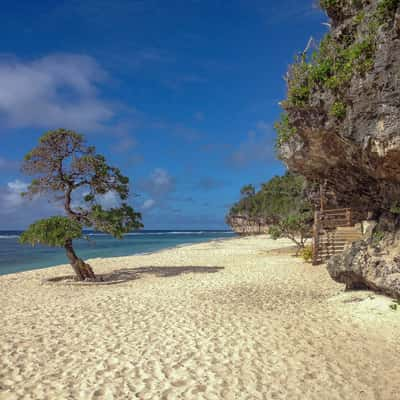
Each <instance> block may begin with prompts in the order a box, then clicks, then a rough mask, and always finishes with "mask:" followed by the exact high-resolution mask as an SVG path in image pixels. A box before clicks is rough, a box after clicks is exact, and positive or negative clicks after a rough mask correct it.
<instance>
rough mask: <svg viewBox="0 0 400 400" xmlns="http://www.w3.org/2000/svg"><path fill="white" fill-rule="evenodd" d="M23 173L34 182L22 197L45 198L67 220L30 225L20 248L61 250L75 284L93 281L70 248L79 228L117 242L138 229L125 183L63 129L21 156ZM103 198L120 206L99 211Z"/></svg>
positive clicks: (80, 231) (101, 158)
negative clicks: (41, 246) (60, 209)
mask: <svg viewBox="0 0 400 400" xmlns="http://www.w3.org/2000/svg"><path fill="white" fill-rule="evenodd" d="M22 170H23V172H25V173H26V174H28V175H30V176H33V177H34V179H33V180H32V182H31V184H30V185H29V187H28V189H27V191H26V192H25V193H23V194H22V195H23V196H27V197H29V198H30V199H32V198H34V197H35V196H37V195H39V194H46V195H47V196H50V197H52V198H53V199H54V200H55V201H57V202H62V204H63V208H64V210H65V214H66V216H57V217H51V218H48V219H42V220H39V221H37V222H35V223H33V224H32V225H31V226H30V227H29V228H28V229H27V230H26V231H25V232H24V233H23V234H22V235H21V239H20V241H21V243H29V244H32V245H33V246H34V245H36V244H44V245H48V246H57V247H64V248H65V250H66V253H67V257H68V259H69V261H70V263H71V266H72V268H73V269H74V271H75V273H76V276H77V279H78V280H85V279H95V278H96V277H95V274H94V272H93V270H92V268H91V267H90V265H89V264H86V263H85V262H84V261H83V260H82V259H80V258H79V257H78V256H77V255H76V254H75V251H74V248H73V242H72V241H73V239H79V238H82V237H84V234H83V228H84V227H90V228H93V229H95V230H97V231H101V232H106V233H109V234H111V235H112V236H114V237H115V238H118V239H121V238H122V236H123V234H124V233H128V232H130V231H132V230H134V229H138V228H141V227H143V225H142V223H141V222H140V221H141V215H140V213H137V212H135V211H134V210H133V208H132V207H130V206H129V205H128V204H127V203H126V201H127V199H128V195H129V179H128V178H127V177H126V176H124V175H122V174H121V171H120V170H119V169H118V168H115V167H112V166H110V165H108V164H107V162H106V159H105V158H104V156H102V155H101V154H97V153H96V149H95V147H93V146H88V145H87V144H86V141H85V139H84V137H83V135H80V134H77V133H76V132H74V131H70V130H66V129H57V130H55V131H50V132H47V133H45V134H44V135H43V136H42V137H41V138H40V139H39V144H38V146H37V147H35V148H34V149H33V150H32V151H30V152H29V153H28V154H27V155H26V156H25V159H24V162H23V164H22ZM107 194H109V195H110V194H111V195H114V196H116V198H117V199H118V200H119V206H118V207H117V208H108V209H107V208H103V206H102V205H101V201H102V198H103V199H104V196H105V195H107Z"/></svg>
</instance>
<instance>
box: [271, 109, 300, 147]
mask: <svg viewBox="0 0 400 400" xmlns="http://www.w3.org/2000/svg"><path fill="white" fill-rule="evenodd" d="M274 128H275V130H276V133H277V142H276V145H277V147H278V148H279V147H281V146H282V144H284V143H287V142H288V141H289V139H290V138H292V137H293V136H294V135H295V134H296V132H297V129H296V128H295V127H294V126H292V125H291V123H290V121H289V116H288V115H287V114H286V113H283V114H281V119H280V120H279V121H278V122H276V123H275V125H274Z"/></svg>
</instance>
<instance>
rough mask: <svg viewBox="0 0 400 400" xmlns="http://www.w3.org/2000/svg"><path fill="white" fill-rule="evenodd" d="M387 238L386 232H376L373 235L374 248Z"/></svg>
mask: <svg viewBox="0 0 400 400" xmlns="http://www.w3.org/2000/svg"><path fill="white" fill-rule="evenodd" d="M384 237H385V234H384V232H382V231H375V232H374V233H373V235H372V245H373V246H378V245H379V243H380V242H381V241H382V240H383V238H384Z"/></svg>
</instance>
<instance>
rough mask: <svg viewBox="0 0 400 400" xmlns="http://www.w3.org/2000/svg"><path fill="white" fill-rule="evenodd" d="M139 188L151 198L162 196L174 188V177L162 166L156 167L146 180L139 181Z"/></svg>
mask: <svg viewBox="0 0 400 400" xmlns="http://www.w3.org/2000/svg"><path fill="white" fill-rule="evenodd" d="M138 187H139V189H141V190H143V191H144V192H146V193H148V194H149V195H150V196H151V197H153V198H159V197H163V196H165V195H167V194H169V193H171V192H173V191H174V190H175V179H174V178H173V177H172V176H171V175H170V174H169V173H168V171H167V170H165V169H163V168H156V169H154V171H153V172H152V173H151V174H150V177H149V178H148V179H146V180H143V181H141V182H139V184H138Z"/></svg>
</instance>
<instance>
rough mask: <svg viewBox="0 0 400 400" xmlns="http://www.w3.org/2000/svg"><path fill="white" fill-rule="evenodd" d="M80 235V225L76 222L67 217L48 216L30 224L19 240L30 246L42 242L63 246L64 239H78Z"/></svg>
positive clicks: (53, 245)
mask: <svg viewBox="0 0 400 400" xmlns="http://www.w3.org/2000/svg"><path fill="white" fill-rule="evenodd" d="M82 236H83V233H82V226H81V225H80V224H79V223H78V222H76V221H74V220H71V219H68V218H67V217H50V218H47V219H41V220H39V221H36V222H35V223H33V224H32V225H30V226H29V228H28V229H27V230H26V231H25V232H23V233H22V235H21V237H20V239H19V240H20V242H21V243H23V244H31V245H32V246H36V245H38V244H43V245H46V246H52V247H64V245H65V241H66V240H71V239H79V238H81V237H82Z"/></svg>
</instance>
